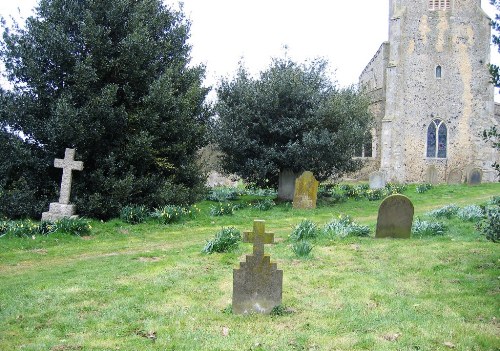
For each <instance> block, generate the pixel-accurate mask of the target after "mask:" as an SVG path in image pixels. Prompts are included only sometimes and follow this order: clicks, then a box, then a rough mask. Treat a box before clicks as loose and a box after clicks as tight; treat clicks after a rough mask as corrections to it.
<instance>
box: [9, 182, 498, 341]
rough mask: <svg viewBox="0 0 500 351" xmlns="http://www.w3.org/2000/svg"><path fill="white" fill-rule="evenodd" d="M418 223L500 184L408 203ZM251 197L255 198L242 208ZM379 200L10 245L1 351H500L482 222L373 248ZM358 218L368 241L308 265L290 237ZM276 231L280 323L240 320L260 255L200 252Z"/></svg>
mask: <svg viewBox="0 0 500 351" xmlns="http://www.w3.org/2000/svg"><path fill="white" fill-rule="evenodd" d="M404 194H405V195H407V196H408V197H409V198H410V199H411V200H412V201H413V203H414V205H415V216H419V217H421V216H423V214H424V213H426V212H428V211H430V210H432V209H435V208H439V207H442V206H444V205H447V204H450V203H455V204H457V205H459V206H464V205H468V204H480V203H484V202H486V201H488V199H489V198H491V197H492V196H493V195H500V184H483V185H479V186H475V187H467V186H444V185H443V186H437V187H434V188H433V189H431V190H430V191H428V192H426V193H424V194H418V193H416V192H415V187H414V186H409V187H408V190H407V191H406V192H405V193H404ZM245 199H246V200H248V198H244V199H243V200H245ZM380 202H381V201H368V200H358V201H356V200H348V201H347V202H345V203H342V204H338V205H331V206H326V205H324V206H320V207H319V208H318V209H316V210H310V211H305V210H293V209H291V208H290V206H289V205H286V204H281V205H279V206H276V207H274V208H273V209H272V210H270V211H259V210H257V209H254V208H244V209H241V210H238V211H236V212H235V214H234V215H233V216H222V217H210V216H209V214H208V213H209V207H210V205H211V203H210V202H202V203H200V204H199V207H200V208H201V213H200V214H199V215H198V216H197V218H196V219H191V220H186V221H185V222H183V223H180V224H174V225H161V224H157V223H155V222H154V221H149V222H147V223H142V224H137V225H129V224H126V223H124V222H122V221H120V220H113V221H109V222H105V223H102V222H98V221H93V222H92V235H91V236H89V237H76V236H67V235H62V234H53V235H49V236H39V237H35V238H30V239H22V238H11V237H3V238H0V350H2V351H7V350H53V351H64V350H452V349H453V350H492V351H495V350H496V351H498V350H500V313H499V312H500V269H499V264H500V246H498V244H495V243H492V242H489V241H487V240H485V239H484V237H482V235H481V234H480V233H479V232H477V230H476V229H475V225H474V224H473V223H469V222H462V221H459V220H457V219H452V220H449V221H446V224H447V226H448V231H447V234H446V235H445V236H442V237H434V238H423V239H416V238H414V239H409V240H391V239H380V240H375V239H373V230H374V228H375V222H376V218H377V209H378V206H379V205H380ZM339 214H349V215H350V216H351V217H353V219H354V220H356V222H358V223H360V224H364V225H368V226H369V227H370V228H371V229H372V237H370V238H347V239H342V240H339V239H336V240H320V241H318V242H316V243H314V248H313V251H312V256H311V257H310V258H306V259H299V258H297V257H295V256H294V254H293V253H292V251H291V250H290V242H289V241H288V240H287V238H288V236H289V235H290V233H291V232H292V229H293V227H294V226H295V225H297V224H298V223H299V222H300V221H301V220H302V219H305V218H307V219H311V220H313V221H314V222H316V223H317V224H318V225H319V226H323V225H324V224H325V223H327V222H328V221H329V220H330V219H332V218H334V217H337V216H338V215H339ZM257 218H259V219H264V220H266V229H267V230H268V231H273V232H275V239H276V244H274V245H266V251H267V252H268V253H270V254H271V259H272V260H274V261H276V262H277V263H278V268H279V269H282V270H283V272H284V279H283V305H284V307H285V310H286V312H287V313H283V314H282V315H273V316H269V315H247V316H241V315H233V314H232V313H231V312H230V311H231V309H230V305H231V296H232V271H233V268H236V267H237V266H238V263H239V262H240V261H242V260H244V255H245V254H249V253H251V245H250V244H240V245H239V248H238V249H237V250H236V251H233V252H231V253H223V254H211V255H207V254H202V253H201V249H202V248H203V246H204V244H205V242H206V241H207V240H209V239H211V238H213V236H214V235H215V233H216V232H217V231H218V230H220V229H221V227H227V226H235V227H236V228H237V229H239V230H241V231H244V230H251V228H252V221H253V219H257Z"/></svg>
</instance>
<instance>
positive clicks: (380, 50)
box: [358, 41, 389, 81]
mask: <svg viewBox="0 0 500 351" xmlns="http://www.w3.org/2000/svg"><path fill="white" fill-rule="evenodd" d="M386 45H389V42H388V41H384V42H383V43H382V44H380V47H379V48H378V50H377V52H376V53H375V55H373V57H372V59H371V60H370V62H368V63H367V64H366V66H365V68H364V69H363V71H362V72H361V74H360V75H359V77H358V81H359V80H361V76H363V74H365V73H366V72H367V71H368V67H370V65H371V64H372V63H373V61H375V59H376V58H377V57H378V56H379V55H380V53H381V52H382V50H383V48H384V46H386Z"/></svg>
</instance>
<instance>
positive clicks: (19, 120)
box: [0, 0, 208, 218]
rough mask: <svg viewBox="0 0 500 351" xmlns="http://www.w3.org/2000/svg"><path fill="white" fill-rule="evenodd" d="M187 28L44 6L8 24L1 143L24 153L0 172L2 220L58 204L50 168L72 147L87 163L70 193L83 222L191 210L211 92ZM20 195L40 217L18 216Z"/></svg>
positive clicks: (136, 15) (149, 11)
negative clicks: (134, 211) (128, 210)
mask: <svg viewBox="0 0 500 351" xmlns="http://www.w3.org/2000/svg"><path fill="white" fill-rule="evenodd" d="M189 28H190V26H189V21H188V20H186V18H185V17H184V15H183V13H182V8H181V10H180V11H177V10H174V9H172V8H169V7H167V6H165V5H163V2H162V1H161V0H113V1H108V0H40V2H39V4H38V6H37V8H36V13H35V15H34V16H32V17H29V18H28V19H27V20H26V23H25V25H24V26H18V25H14V26H13V28H8V27H7V26H6V25H5V22H4V33H3V40H2V41H1V47H0V49H1V50H0V55H1V59H2V60H3V61H4V63H5V66H6V71H7V73H8V79H9V80H10V82H12V84H14V89H13V90H11V91H3V92H2V93H1V99H2V102H3V104H2V107H0V127H2V128H0V134H1V136H0V137H1V138H2V139H1V140H2V147H3V145H4V144H3V143H4V142H6V141H4V140H8V141H9V142H8V145H9V146H8V148H9V150H14V151H15V152H12V153H11V154H12V157H11V156H9V155H7V159H6V160H0V163H1V165H0V178H1V179H0V185H1V186H2V191H1V193H0V196H2V197H3V198H2V199H0V202H2V201H3V204H4V205H3V208H0V211H1V210H3V213H4V214H8V215H10V216H22V215H28V214H29V215H32V216H33V215H37V213H36V212H37V211H38V210H39V208H40V206H41V205H40V202H43V204H44V205H46V203H47V201H49V199H50V200H56V199H57V190H58V184H59V181H60V174H61V172H60V170H57V169H54V168H53V167H52V165H53V160H54V158H56V157H59V158H60V157H63V156H64V150H65V148H67V147H74V148H76V149H77V159H79V160H82V161H83V162H84V171H82V172H75V174H74V176H75V181H74V186H73V191H72V194H73V195H74V201H75V202H76V203H77V205H78V212H79V213H80V214H84V215H88V216H93V217H98V218H109V217H111V216H115V215H117V213H118V211H119V209H120V208H121V207H122V206H124V205H127V204H144V205H147V206H149V207H154V206H160V205H164V204H167V203H181V202H183V203H187V202H190V201H194V200H195V198H196V196H197V194H198V193H199V190H200V189H201V188H202V184H203V179H202V177H201V174H200V171H199V169H198V167H197V166H196V164H195V153H196V151H197V150H198V149H199V148H200V147H201V146H203V145H204V144H205V141H206V137H205V136H206V122H207V118H208V109H207V107H206V106H205V105H204V100H205V97H206V94H207V93H208V89H206V88H204V87H203V86H202V80H203V78H204V74H205V70H204V67H203V66H192V65H190V46H189V45H188V44H187V40H188V38H189ZM13 133H17V135H20V136H21V138H19V137H18V138H16V137H14V136H13ZM19 133H20V134H19ZM6 149H7V148H6ZM19 155H23V156H22V157H21V156H19ZM20 157H21V158H22V160H20V159H19V158H20ZM27 160H29V161H27ZM32 165H36V167H35V168H33V167H32ZM21 183H22V184H24V185H23V186H25V187H27V188H28V189H24V190H29V191H28V192H27V193H32V194H33V199H32V200H33V201H34V203H35V204H36V206H34V207H33V208H31V209H27V210H25V211H24V213H22V211H21V213H16V212H12V211H11V212H9V208H12V205H13V204H14V202H15V198H13V196H11V195H9V194H14V193H16V187H19V186H20V185H19V184H21ZM38 215H39V213H38Z"/></svg>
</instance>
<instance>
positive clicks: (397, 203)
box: [375, 194, 414, 238]
mask: <svg viewBox="0 0 500 351" xmlns="http://www.w3.org/2000/svg"><path fill="white" fill-rule="evenodd" d="M413 212H414V209H413V204H412V203H411V201H410V199H408V198H407V197H406V196H404V195H400V194H395V195H391V196H388V197H386V198H385V200H384V201H382V203H381V204H380V207H379V209H378V217H377V230H376V232H375V238H409V237H410V236H411V225H412V222H413Z"/></svg>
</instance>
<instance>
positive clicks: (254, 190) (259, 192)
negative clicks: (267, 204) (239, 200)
mask: <svg viewBox="0 0 500 351" xmlns="http://www.w3.org/2000/svg"><path fill="white" fill-rule="evenodd" d="M245 193H246V194H247V195H253V196H268V197H275V196H276V195H277V194H278V193H277V191H276V190H275V189H272V188H258V187H255V186H251V187H248V188H247V189H246V190H245Z"/></svg>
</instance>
